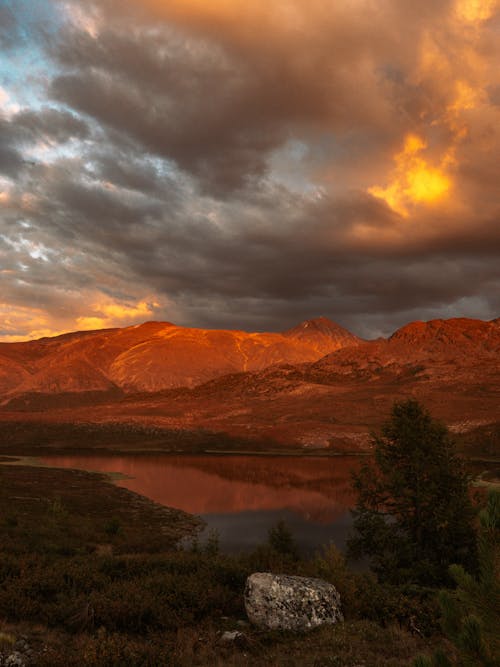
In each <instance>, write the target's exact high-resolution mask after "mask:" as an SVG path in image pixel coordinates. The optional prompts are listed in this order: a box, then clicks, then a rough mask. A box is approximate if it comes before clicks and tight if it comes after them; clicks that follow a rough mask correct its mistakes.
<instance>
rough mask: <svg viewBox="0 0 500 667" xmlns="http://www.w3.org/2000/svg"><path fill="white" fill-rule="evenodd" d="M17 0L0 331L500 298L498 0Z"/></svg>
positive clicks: (3, 18)
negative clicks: (33, 6) (28, 8)
mask: <svg viewBox="0 0 500 667" xmlns="http://www.w3.org/2000/svg"><path fill="white" fill-rule="evenodd" d="M23 5H24V0H23V1H22V2H20V4H19V5H18V9H16V3H7V4H6V8H5V9H4V10H2V12H0V48H1V49H3V53H4V56H5V61H6V62H8V63H9V67H8V68H7V70H6V71H7V72H8V75H6V76H5V78H4V80H2V79H0V279H1V292H0V314H1V315H2V316H3V317H2V321H3V325H2V326H1V327H0V339H3V340H12V339H15V338H23V337H30V336H36V335H40V336H41V335H47V334H49V333H51V332H60V331H65V330H69V329H76V328H101V327H109V326H123V325H126V324H134V323H137V322H140V321H144V320H147V319H167V320H171V321H175V322H177V323H179V324H188V325H197V326H213V327H215V326H221V327H222V326H228V327H242V328H250V329H284V328H287V327H288V326H290V325H292V324H294V323H295V322H296V321H299V320H302V319H305V318H307V317H311V316H315V315H320V314H323V315H327V316H329V317H331V318H332V319H334V320H336V321H338V322H339V323H341V324H344V325H346V326H349V327H351V328H352V329H353V330H354V331H355V332H356V333H359V334H361V335H365V336H375V335H378V334H379V333H382V332H383V333H388V332H390V331H391V329H393V328H395V327H396V326H398V325H400V324H402V323H404V322H406V321H408V320H410V319H417V318H418V319H426V318H430V317H440V316H443V317H447V316H453V315H464V316H473V317H483V318H493V317H496V316H498V315H499V314H500V261H499V260H500V225H499V222H500V190H499V188H498V183H499V179H500V167H499V166H498V158H497V155H498V153H499V150H500V135H499V129H498V128H499V127H500V123H499V121H500V102H499V99H500V95H499V92H498V91H499V90H500V69H499V67H498V66H499V64H500V62H499V61H500V39H499V37H500V3H499V2H495V1H493V0H491V1H490V0H488V1H485V0H483V1H482V2H477V0H443V1H439V2H437V1H436V0H432V2H431V1H430V0H428V1H425V2H421V3H418V6H417V5H415V3H414V2H410V0H397V1H396V0H382V1H381V2H378V3H371V2H368V1H367V0H353V1H352V2H349V3H345V2H337V3H332V2H327V1H326V0H310V1H309V2H307V3H304V2H302V0H276V2H274V3H269V2H267V1H266V2H264V1H263V0H252V1H250V2H237V1H236V0H213V1H212V2H205V1H202V0H169V1H168V2H166V1H165V0H132V1H131V2H128V3H121V2H117V1H116V0H86V2H83V0H65V1H64V2H63V1H59V0H44V2H43V5H44V6H45V10H44V12H43V13H42V15H38V17H37V21H36V23H35V24H30V25H29V26H27V25H25V24H26V22H27V14H26V12H25V11H24V12H22V11H20V10H19V7H22V6H23ZM15 31H17V32H18V33H19V35H21V34H22V35H23V36H24V37H23V39H22V40H17V41H16V40H14V39H10V38H9V35H12V34H14V32H15ZM30 49H31V52H33V51H36V52H37V53H39V54H41V55H40V56H39V57H38V59H37V62H36V65H34V66H33V68H31V69H29V68H28V67H25V66H24V64H25V63H27V62H29V58H28V56H27V53H29V52H30ZM20 63H21V65H20ZM28 69H29V71H28ZM9 72H10V73H9ZM21 79H22V81H21Z"/></svg>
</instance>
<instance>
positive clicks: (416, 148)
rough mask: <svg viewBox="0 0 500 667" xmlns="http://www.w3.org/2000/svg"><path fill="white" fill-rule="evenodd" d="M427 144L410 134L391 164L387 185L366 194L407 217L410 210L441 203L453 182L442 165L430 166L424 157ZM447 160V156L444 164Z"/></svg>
mask: <svg viewBox="0 0 500 667" xmlns="http://www.w3.org/2000/svg"><path fill="white" fill-rule="evenodd" d="M426 148H427V144H426V142H425V141H424V140H423V139H422V138H421V137H419V136H418V135H416V134H409V135H408V136H407V137H406V139H405V143H404V148H403V150H402V151H401V152H399V153H398V154H397V155H396V156H395V158H394V161H395V163H396V167H395V170H394V173H393V175H392V178H391V182H390V183H389V185H388V186H386V187H385V188H384V187H379V186H374V187H371V188H369V190H368V192H369V193H370V194H372V195H373V196H374V197H378V198H380V199H383V200H384V201H386V202H387V204H388V205H389V206H390V207H391V208H392V209H393V210H394V211H396V212H397V213H400V214H401V215H402V216H404V217H408V215H409V213H410V210H411V207H412V206H415V205H418V204H432V203H434V202H438V201H440V200H442V199H443V198H444V197H445V196H446V195H447V194H448V192H449V190H450V188H451V186H452V182H451V180H450V178H449V176H448V175H447V174H446V172H445V170H444V169H443V166H442V165H437V166H436V165H433V164H432V163H430V162H428V161H427V159H426V158H425V157H424V155H425V149H426ZM447 160H448V156H447V158H446V161H447Z"/></svg>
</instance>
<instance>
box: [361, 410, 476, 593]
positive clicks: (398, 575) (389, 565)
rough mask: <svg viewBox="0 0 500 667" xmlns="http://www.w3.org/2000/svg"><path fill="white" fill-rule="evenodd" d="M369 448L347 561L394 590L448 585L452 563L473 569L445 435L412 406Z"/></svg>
mask: <svg viewBox="0 0 500 667" xmlns="http://www.w3.org/2000/svg"><path fill="white" fill-rule="evenodd" d="M373 446H374V455H375V460H374V463H371V464H367V465H365V466H363V468H362V469H361V470H360V472H359V473H357V474H355V475H354V476H353V483H354V488H355V490H356V491H357V494H358V499H357V504H356V508H355V510H354V511H353V516H354V528H355V531H356V532H355V534H354V536H353V537H352V538H351V540H350V543H349V548H350V553H351V555H353V556H355V557H359V556H362V555H367V556H369V558H370V561H371V565H372V568H373V569H374V570H375V571H376V572H377V574H378V575H379V577H380V578H381V580H383V581H388V582H390V583H395V584H399V583H416V584H423V585H439V584H442V583H446V582H447V581H449V574H448V568H449V566H450V564H451V563H457V564H460V565H463V566H465V567H466V568H469V569H474V567H475V554H476V547H475V532H474V529H473V518H474V509H473V506H472V504H471V501H470V498H469V493H468V482H469V480H468V476H467V474H466V472H465V470H464V466H463V463H462V461H461V460H460V459H459V458H458V457H457V455H456V454H455V451H454V445H453V442H452V440H451V437H450V434H449V432H448V430H447V428H446V427H445V426H444V425H443V424H441V423H439V422H437V421H435V420H434V419H432V417H431V416H430V415H429V413H428V412H427V411H426V410H424V408H423V407H422V406H421V405H420V404H419V403H418V402H417V401H414V400H408V401H405V402H402V403H395V405H394V406H393V409H392V415H391V418H390V420H389V421H387V422H386V423H385V424H384V426H383V427H382V430H381V433H380V434H379V435H376V436H374V439H373Z"/></svg>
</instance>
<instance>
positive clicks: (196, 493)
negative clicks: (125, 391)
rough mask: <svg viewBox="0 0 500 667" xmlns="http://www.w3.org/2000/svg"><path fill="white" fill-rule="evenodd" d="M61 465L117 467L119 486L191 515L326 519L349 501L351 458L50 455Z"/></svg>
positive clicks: (111, 469) (112, 469)
mask: <svg viewBox="0 0 500 667" xmlns="http://www.w3.org/2000/svg"><path fill="white" fill-rule="evenodd" d="M43 460H44V462H46V463H49V464H50V465H54V466H60V467H64V468H68V467H71V468H83V469H87V470H98V471H102V472H122V473H124V474H125V475H127V476H128V477H130V478H131V479H125V480H120V481H119V482H118V483H119V484H120V486H124V487H126V488H128V489H130V490H132V491H136V492H137V493H141V494H143V495H145V496H147V497H149V498H152V499H153V500H155V501H156V502H158V503H161V504H163V505H168V506H171V507H177V508H180V509H183V510H185V511H187V512H190V513H192V514H203V515H206V514H234V513H241V512H246V511H253V512H257V511H270V510H278V509H286V510H290V511H292V512H294V513H296V514H298V515H300V516H302V517H303V518H304V519H305V520H306V521H310V522H314V523H323V524H326V523H331V522H332V521H334V520H335V519H336V518H338V517H340V516H341V515H342V514H343V513H345V511H346V509H347V508H349V507H351V506H352V503H353V497H352V492H351V489H350V473H351V470H353V469H354V468H358V467H359V465H360V461H359V460H358V459H354V458H352V457H342V458H341V457H336V458H334V459H326V458H308V459H304V458H298V457H295V458H291V457H290V458H285V457H265V458H259V457H252V456H238V457H208V456H196V457H193V456H182V457H170V456H147V457H145V456H88V457H86V456H51V457H45V458H44V459H43Z"/></svg>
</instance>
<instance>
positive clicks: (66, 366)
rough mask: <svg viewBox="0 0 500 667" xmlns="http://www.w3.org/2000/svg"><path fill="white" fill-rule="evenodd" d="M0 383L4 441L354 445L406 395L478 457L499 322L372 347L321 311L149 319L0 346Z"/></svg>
mask: <svg viewBox="0 0 500 667" xmlns="http://www.w3.org/2000/svg"><path fill="white" fill-rule="evenodd" d="M0 386H1V387H2V391H3V407H2V410H1V412H0V422H3V423H4V425H5V428H4V430H3V431H2V433H7V434H8V435H7V436H5V435H4V439H5V437H8V438H11V439H12V438H13V440H12V442H21V441H22V437H21V436H22V432H23V430H24V431H25V430H26V428H28V427H27V424H32V426H30V427H29V428H31V432H32V436H33V438H32V440H33V441H34V442H38V441H39V440H40V437H41V434H42V431H43V430H44V428H45V426H43V428H42V426H41V423H42V422H43V424H45V425H51V428H55V425H58V426H57V428H59V429H62V431H61V430H60V433H59V435H58V436H57V438H56V440H57V441H60V442H62V441H64V442H68V441H69V442H75V443H78V446H79V447H88V446H103V447H117V448H119V449H123V448H126V447H127V446H130V447H132V448H133V449H137V448H147V447H152V448H154V449H167V450H175V451H185V450H186V449H189V448H190V447H191V448H193V447H194V449H192V450H193V451H197V450H198V449H199V448H201V449H217V448H225V447H226V448H227V447H234V448H236V449H239V450H249V449H255V448H259V447H261V448H263V449H269V448H276V447H290V446H292V447H300V448H302V449H306V450H307V449H317V448H325V449H329V448H331V449H333V450H335V451H353V450H360V449H361V450H362V449H366V448H367V447H369V442H370V432H371V431H373V429H376V428H378V427H379V426H380V424H381V423H382V422H383V421H384V420H385V419H386V418H387V416H388V414H389V413H390V410H391V407H392V404H393V402H394V401H395V400H404V399H406V398H410V397H411V398H416V399H417V400H419V401H421V402H422V403H423V404H424V405H425V406H426V407H427V408H428V409H429V410H430V411H431V412H432V414H433V415H434V416H436V417H437V418H439V419H441V420H443V421H445V422H446V423H447V424H448V425H449V427H450V428H451V429H452V431H454V432H455V433H458V434H466V435H467V434H468V435H467V437H468V438H469V436H470V437H471V438H472V436H473V434H474V433H475V434H476V435H474V438H476V440H477V442H478V443H479V444H478V445H477V447H480V448H481V451H482V452H483V453H484V452H487V447H486V445H485V443H487V442H490V443H491V442H493V443H494V442H500V321H499V320H493V321H491V322H484V321H481V320H472V319H465V318H455V319H449V320H432V321H430V322H412V323H410V324H408V325H406V326H404V327H402V328H400V329H398V330H397V331H396V332H395V333H393V334H392V336H390V337H389V338H386V339H384V338H382V339H377V340H374V341H362V340H360V339H358V338H356V337H355V336H353V335H352V334H350V333H349V332H347V331H345V330H344V329H342V328H340V327H338V326H337V325H335V324H334V323H333V322H330V321H329V320H326V319H324V318H318V319H315V320H309V321H307V322H303V323H302V324H300V325H298V326H297V327H295V328H293V329H291V330H289V331H286V332H284V333H281V334H277V333H245V332H241V331H212V330H201V329H186V328H182V327H176V326H175V325H173V324H168V323H146V324H144V325H140V326H138V327H129V328H127V329H114V330H108V331H104V332H84V333H75V334H68V335H66V336H61V337H58V338H53V339H43V340H41V341H33V342H31V343H15V344H14V343H11V344H6V345H3V346H0ZM9 424H10V426H9ZM71 425H72V426H71ZM0 427H1V424H0ZM70 427H71V428H70ZM75 427H77V428H76V430H75ZM47 428H48V426H47ZM16 429H17V431H16V433H21V435H20V436H19V437H21V440H19V438H18V436H17V435H16V433H14V431H15V430H16ZM68 429H69V430H68ZM88 429H90V431H89V430H88ZM11 431H12V433H14V434H13V435H12V434H11ZM76 433H80V435H79V436H78V438H77V437H76V435H75V434H76ZM89 433H90V434H91V435H90V436H89ZM494 433H497V435H496V436H495V435H494ZM491 434H493V436H492V437H490V436H491ZM486 436H487V437H486ZM30 437H31V436H30ZM43 437H44V438H45V440H46V441H50V438H49V436H48V435H47V437H46V436H43ZM461 437H462V436H461ZM464 437H465V436H464ZM16 438H18V439H17V440H16ZM228 438H229V440H228ZM494 438H497V440H495V439H494ZM469 439H470V438H469ZM476 440H474V442H476ZM126 443H129V444H128V445H127V444H126ZM228 443H229V444H228ZM75 446H77V444H75ZM474 447H476V445H474ZM496 447H497V445H491V447H490V450H491V451H489V452H487V453H488V455H495V452H496V455H498V452H497V451H496V449H495V448H496ZM197 448H198V449H197Z"/></svg>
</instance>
